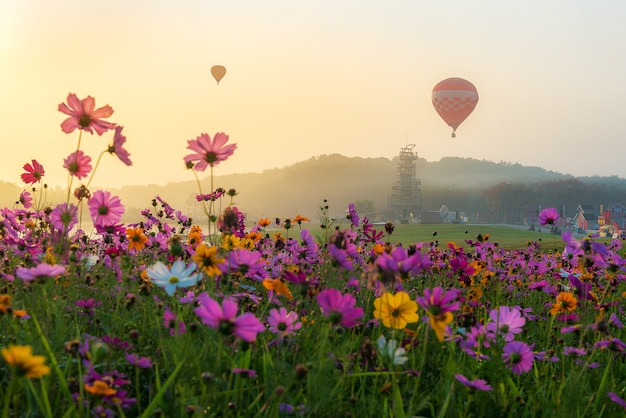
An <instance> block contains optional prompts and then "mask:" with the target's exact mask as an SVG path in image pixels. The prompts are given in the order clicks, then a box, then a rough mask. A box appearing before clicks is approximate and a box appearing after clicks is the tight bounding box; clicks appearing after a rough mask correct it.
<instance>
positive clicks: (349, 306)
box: [317, 289, 363, 328]
mask: <svg viewBox="0 0 626 418" xmlns="http://www.w3.org/2000/svg"><path fill="white" fill-rule="evenodd" d="M317 303H318V304H319V305H320V308H321V309H322V313H323V314H324V316H326V317H328V318H329V319H330V321H331V322H332V323H334V324H341V325H343V326H344V327H347V328H351V327H353V326H355V325H357V324H358V323H359V319H361V318H362V317H363V308H355V307H354V304H355V303H356V299H355V298H354V296H352V295H351V294H349V293H346V294H345V295H342V294H341V292H340V291H339V290H337V289H326V290H322V291H321V292H320V293H318V294H317Z"/></svg>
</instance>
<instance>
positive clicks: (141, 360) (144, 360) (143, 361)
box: [124, 353, 152, 369]
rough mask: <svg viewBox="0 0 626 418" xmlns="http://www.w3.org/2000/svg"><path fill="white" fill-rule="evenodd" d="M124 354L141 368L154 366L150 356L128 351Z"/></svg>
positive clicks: (129, 360)
mask: <svg viewBox="0 0 626 418" xmlns="http://www.w3.org/2000/svg"><path fill="white" fill-rule="evenodd" d="M124 356H125V357H126V361H128V362H129V363H130V364H132V365H133V366H137V367H139V368H140V369H149V368H150V367H152V361H151V360H150V359H149V358H148V357H140V356H138V355H137V354H134V353H132V354H131V353H126V354H124Z"/></svg>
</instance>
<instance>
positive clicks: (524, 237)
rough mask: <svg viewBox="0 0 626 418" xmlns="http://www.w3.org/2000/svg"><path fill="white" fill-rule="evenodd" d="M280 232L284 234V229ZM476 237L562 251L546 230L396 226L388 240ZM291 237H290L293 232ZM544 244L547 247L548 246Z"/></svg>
mask: <svg viewBox="0 0 626 418" xmlns="http://www.w3.org/2000/svg"><path fill="white" fill-rule="evenodd" d="M339 226H340V227H341V228H344V227H346V228H347V227H349V225H348V223H347V222H343V223H341V224H339ZM303 228H308V229H309V230H310V231H311V233H312V234H313V235H314V236H316V237H323V236H324V231H323V230H322V229H321V228H320V227H319V226H317V225H316V224H303ZM374 229H376V230H378V231H384V225H374ZM282 231H283V233H284V229H282ZM296 231H297V227H296ZM479 235H481V236H482V237H483V238H484V237H486V236H488V240H489V241H490V242H493V243H496V242H497V243H498V245H500V246H502V247H503V248H507V249H516V248H522V247H526V245H527V243H529V242H538V243H540V244H543V245H542V246H543V247H546V248H554V245H555V242H556V248H557V249H559V250H563V247H564V244H563V242H562V240H561V237H560V234H559V235H554V234H551V233H550V232H549V229H548V228H545V227H544V228H543V231H542V232H539V231H531V230H529V229H528V227H526V226H523V227H515V226H494V225H460V224H432V225H423V224H397V225H395V229H394V231H393V234H392V235H391V236H390V237H389V241H391V242H393V243H397V242H401V243H402V244H403V245H405V246H407V245H410V244H414V243H416V242H434V241H438V242H439V244H440V245H445V244H446V243H448V242H451V241H452V242H455V243H457V244H459V245H463V244H465V241H466V240H474V241H476V240H477V239H478V236H479ZM290 236H293V232H292V233H291V234H290ZM384 240H387V235H386V234H385V235H384ZM547 243H549V244H550V245H549V246H548V245H547Z"/></svg>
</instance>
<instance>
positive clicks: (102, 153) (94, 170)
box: [85, 149, 108, 189]
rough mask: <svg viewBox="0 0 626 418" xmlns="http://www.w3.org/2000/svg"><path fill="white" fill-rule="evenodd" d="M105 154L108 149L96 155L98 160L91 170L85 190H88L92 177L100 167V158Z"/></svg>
mask: <svg viewBox="0 0 626 418" xmlns="http://www.w3.org/2000/svg"><path fill="white" fill-rule="evenodd" d="M107 152H108V149H105V150H104V151H102V152H101V153H100V155H98V160H97V161H96V165H95V166H94V168H93V170H91V176H89V181H87V185H86V186H85V187H86V188H87V189H89V185H90V184H91V180H93V176H94V174H96V170H97V169H98V166H99V165H100V160H101V159H102V156H103V155H104V154H105V153H107Z"/></svg>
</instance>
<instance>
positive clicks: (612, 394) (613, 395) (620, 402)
mask: <svg viewBox="0 0 626 418" xmlns="http://www.w3.org/2000/svg"><path fill="white" fill-rule="evenodd" d="M606 395H607V396H608V397H609V399H611V400H612V401H613V402H615V403H616V404H618V405H619V406H621V407H623V408H626V401H625V400H624V399H622V398H620V397H619V396H618V395H617V393H615V392H607V394H606Z"/></svg>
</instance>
